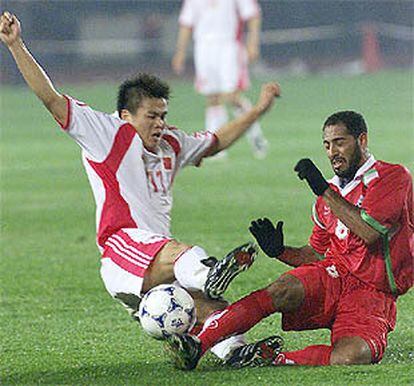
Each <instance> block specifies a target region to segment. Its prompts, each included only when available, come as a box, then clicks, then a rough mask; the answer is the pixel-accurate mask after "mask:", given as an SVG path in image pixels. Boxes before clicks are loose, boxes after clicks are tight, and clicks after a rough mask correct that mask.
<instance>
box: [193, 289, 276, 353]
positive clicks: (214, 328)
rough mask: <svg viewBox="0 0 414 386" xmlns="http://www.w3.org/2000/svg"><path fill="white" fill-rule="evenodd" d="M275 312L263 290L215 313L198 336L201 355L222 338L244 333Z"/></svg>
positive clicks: (269, 298)
mask: <svg viewBox="0 0 414 386" xmlns="http://www.w3.org/2000/svg"><path fill="white" fill-rule="evenodd" d="M275 311H276V310H275V308H274V306H273V302H272V297H271V296H270V294H269V293H268V292H267V290H265V289H264V290H260V291H256V292H253V293H251V294H250V295H248V296H246V297H245V298H243V299H241V300H239V301H238V302H236V303H233V304H231V305H230V306H228V307H227V308H225V309H224V310H220V311H217V312H215V313H214V314H213V315H211V316H210V317H209V318H208V319H207V320H206V322H205V323H204V326H203V329H202V331H201V332H200V333H199V334H198V338H200V341H201V349H202V351H203V353H204V352H206V351H207V350H208V349H209V348H210V347H212V346H214V345H215V344H216V343H218V342H219V341H221V340H223V339H224V338H227V337H229V336H231V335H236V334H237V335H238V334H242V333H243V332H246V331H247V330H249V329H250V328H251V327H253V326H254V325H255V324H257V323H259V322H260V321H261V320H262V319H263V318H266V317H267V316H269V315H270V314H272V313H274V312H275Z"/></svg>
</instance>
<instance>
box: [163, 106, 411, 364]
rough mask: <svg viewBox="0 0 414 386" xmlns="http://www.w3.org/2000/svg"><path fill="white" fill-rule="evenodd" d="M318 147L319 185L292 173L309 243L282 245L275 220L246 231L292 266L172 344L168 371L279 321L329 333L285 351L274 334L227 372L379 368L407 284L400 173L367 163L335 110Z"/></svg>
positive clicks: (305, 162)
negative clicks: (303, 195)
mask: <svg viewBox="0 0 414 386" xmlns="http://www.w3.org/2000/svg"><path fill="white" fill-rule="evenodd" d="M323 144H324V147H325V150H326V154H327V156H328V158H329V160H330V162H331V165H332V169H333V171H334V173H335V176H334V177H333V178H332V179H331V180H330V181H326V180H325V178H324V177H323V176H322V174H321V172H320V171H319V170H318V168H317V167H316V166H315V164H314V163H313V162H312V161H311V160H310V159H302V160H300V161H299V162H298V163H297V165H296V167H295V171H296V172H297V173H298V176H299V178H300V179H304V180H306V182H307V183H308V184H309V186H310V188H311V190H312V191H313V193H314V194H315V195H316V196H317V199H316V203H315V205H314V207H313V213H312V218H313V222H314V227H313V231H312V234H311V236H310V239H309V245H306V246H304V247H301V248H294V247H289V246H285V244H284V240H283V228H282V227H283V222H281V221H279V222H278V223H277V225H276V227H274V225H273V224H272V222H271V221H270V220H269V219H267V218H264V219H258V220H256V221H253V222H252V223H251V227H250V231H251V233H252V234H253V235H254V237H255V238H256V240H257V241H258V243H259V245H260V247H261V248H262V250H263V251H264V252H265V253H266V254H267V255H268V256H270V257H273V258H277V259H279V260H280V261H283V262H284V263H286V264H288V265H290V266H293V267H295V268H294V269H292V270H291V271H288V272H287V273H285V274H283V275H282V276H281V277H279V278H278V279H277V280H276V281H274V282H273V283H272V284H270V285H269V286H268V287H267V288H264V289H261V290H259V291H256V292H253V293H251V294H250V295H248V296H246V297H245V298H243V299H241V300H239V301H238V302H236V303H234V304H232V305H230V306H229V307H227V308H226V309H224V310H221V311H218V312H216V313H214V314H213V315H212V316H211V317H210V318H209V319H207V321H206V323H205V324H204V327H203V330H202V331H201V332H200V333H199V334H198V336H197V337H193V336H191V335H184V336H182V337H180V336H173V337H172V338H171V339H170V340H169V342H168V344H169V346H170V348H172V353H173V355H174V357H175V359H176V363H177V365H178V366H179V367H181V368H183V369H188V370H189V369H192V368H194V367H195V366H196V365H197V363H198V361H199V359H200V358H201V356H202V355H203V354H204V353H205V352H206V351H207V350H208V349H209V348H210V347H211V346H212V345H213V344H214V343H215V342H218V341H220V340H221V339H223V338H224V337H226V336H231V335H233V334H236V333H238V334H239V333H243V332H245V331H247V330H249V329H250V328H251V327H253V326H254V325H255V324H256V323H258V322H259V321H261V320H262V319H263V318H266V317H267V316H269V315H271V314H273V313H275V312H280V313H281V314H282V328H283V330H298V331H300V330H313V329H318V328H328V329H330V330H331V345H329V346H328V345H313V346H309V347H306V348H304V349H302V350H298V351H291V352H284V351H282V350H281V345H282V340H281V338H280V337H277V336H273V337H270V338H267V339H263V340H261V341H260V342H257V343H252V344H248V345H246V346H243V347H241V348H237V349H235V350H234V351H233V352H232V354H230V356H229V357H228V358H227V364H229V365H231V366H234V367H243V366H249V365H284V364H295V365H338V364H341V365H350V364H369V363H378V362H379V361H380V360H381V358H382V356H383V354H384V351H385V348H386V346H387V335H388V333H389V332H390V331H392V330H393V329H394V328H395V322H396V299H397V297H398V296H399V295H402V294H404V293H405V292H407V291H408V289H409V288H410V287H411V286H412V285H413V277H414V270H413V255H414V214H413V186H412V177H411V175H410V173H409V171H408V170H407V169H406V168H405V167H403V166H401V165H396V164H390V163H387V162H383V161H377V160H375V158H374V156H373V155H371V154H370V153H369V151H368V147H367V145H368V135H367V126H366V123H365V120H364V118H363V117H362V115H360V114H358V113H356V112H354V111H341V112H337V113H335V114H333V115H331V116H330V117H328V118H327V120H326V121H325V123H324V125H323Z"/></svg>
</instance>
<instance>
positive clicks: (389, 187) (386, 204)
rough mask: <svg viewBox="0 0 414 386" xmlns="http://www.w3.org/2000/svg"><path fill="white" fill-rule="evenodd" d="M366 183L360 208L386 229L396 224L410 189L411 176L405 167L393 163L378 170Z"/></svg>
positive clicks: (372, 173)
mask: <svg viewBox="0 0 414 386" xmlns="http://www.w3.org/2000/svg"><path fill="white" fill-rule="evenodd" d="M375 172H376V171H374V172H371V175H374V176H377V177H376V178H373V179H372V180H371V181H370V183H369V184H368V187H367V191H366V194H365V199H364V201H363V203H362V210H363V211H364V212H365V213H366V214H368V216H370V217H372V218H373V219H374V220H375V221H377V222H378V223H379V224H381V225H382V226H383V227H386V228H387V229H391V228H393V227H394V226H398V222H399V220H400V218H401V215H402V212H403V210H404V207H405V205H406V200H407V199H408V197H409V192H410V191H411V190H412V177H411V175H410V173H409V172H408V170H407V169H405V168H404V167H403V166H400V165H393V166H392V167H389V168H387V169H384V170H380V171H379V172H377V174H376V175H375Z"/></svg>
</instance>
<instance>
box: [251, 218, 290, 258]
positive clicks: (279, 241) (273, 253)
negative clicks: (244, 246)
mask: <svg viewBox="0 0 414 386" xmlns="http://www.w3.org/2000/svg"><path fill="white" fill-rule="evenodd" d="M282 227H283V221H279V222H278V223H277V225H276V228H275V227H274V225H273V224H272V222H271V221H270V220H269V219H268V218H263V219H262V218H259V219H257V220H255V221H252V222H251V224H250V227H249V231H250V233H251V234H252V235H253V236H254V238H255V239H256V241H257V242H258V244H259V245H260V248H262V251H263V252H264V253H266V255H267V256H269V257H278V256H279V255H281V254H282V253H283V252H284V250H285V246H284V245H283V229H282Z"/></svg>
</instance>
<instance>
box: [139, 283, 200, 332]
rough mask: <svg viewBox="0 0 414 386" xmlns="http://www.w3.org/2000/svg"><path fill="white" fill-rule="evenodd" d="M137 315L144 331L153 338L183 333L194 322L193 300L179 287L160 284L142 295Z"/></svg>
mask: <svg viewBox="0 0 414 386" xmlns="http://www.w3.org/2000/svg"><path fill="white" fill-rule="evenodd" d="M138 317H139V320H140V322H141V326H142V328H143V329H144V331H145V332H146V333H147V334H148V335H150V336H152V337H153V338H155V339H165V338H166V337H167V336H169V335H171V334H184V333H186V332H188V331H189V330H190V329H191V328H192V327H193V326H194V324H195V322H196V311H195V306H194V300H193V298H192V297H191V295H190V294H189V293H188V292H187V291H186V290H184V289H183V288H181V287H178V286H176V285H174V284H161V285H159V286H157V287H154V288H153V289H151V290H150V291H148V292H147V293H146V294H145V295H144V297H143V298H142V300H141V303H140V305H139V310H138Z"/></svg>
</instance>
